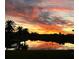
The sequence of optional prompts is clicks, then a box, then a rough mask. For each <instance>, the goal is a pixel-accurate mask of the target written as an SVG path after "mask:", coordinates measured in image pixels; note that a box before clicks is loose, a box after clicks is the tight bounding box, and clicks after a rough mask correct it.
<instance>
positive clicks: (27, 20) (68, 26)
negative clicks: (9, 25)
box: [5, 0, 74, 34]
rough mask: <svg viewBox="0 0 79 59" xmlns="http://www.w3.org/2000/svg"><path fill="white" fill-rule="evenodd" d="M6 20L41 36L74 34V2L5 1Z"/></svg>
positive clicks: (67, 0) (56, 0) (58, 0)
mask: <svg viewBox="0 0 79 59" xmlns="http://www.w3.org/2000/svg"><path fill="white" fill-rule="evenodd" d="M5 1H6V3H5V7H6V17H5V19H6V20H13V21H14V22H15V23H16V24H17V26H23V27H24V28H28V29H29V32H37V33H39V34H52V33H59V32H61V33H63V34H73V31H72V30H73V28H74V27H73V23H74V22H73V18H74V0H5Z"/></svg>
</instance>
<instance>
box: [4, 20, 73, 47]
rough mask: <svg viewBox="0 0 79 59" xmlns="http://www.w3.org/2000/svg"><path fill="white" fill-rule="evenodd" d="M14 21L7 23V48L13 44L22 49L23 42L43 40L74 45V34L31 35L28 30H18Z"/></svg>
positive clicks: (33, 33)
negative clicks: (21, 43)
mask: <svg viewBox="0 0 79 59" xmlns="http://www.w3.org/2000/svg"><path fill="white" fill-rule="evenodd" d="M15 28H16V24H15V22H14V21H11V20H8V21H6V23H5V47H11V44H14V43H17V45H18V48H20V42H21V41H27V40H43V41H54V42H58V43H62V44H63V43H65V42H70V43H74V35H73V34H68V35H64V34H61V33H59V34H38V33H36V32H32V33H29V31H28V29H27V28H23V27H21V26H18V27H17V28H16V30H15Z"/></svg>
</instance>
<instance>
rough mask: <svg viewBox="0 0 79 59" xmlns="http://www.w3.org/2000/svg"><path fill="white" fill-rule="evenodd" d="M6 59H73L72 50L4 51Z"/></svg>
mask: <svg viewBox="0 0 79 59" xmlns="http://www.w3.org/2000/svg"><path fill="white" fill-rule="evenodd" d="M5 58H6V59H74V52H73V50H52V51H48V50H46V51H45V50H43V51H41V50H40V51H39V50H38V51H36V50H35V51H34V50H33V51H32V50H31V51H27V50H26V51H25V50H24V51H22V50H21V51H19V50H15V51H5Z"/></svg>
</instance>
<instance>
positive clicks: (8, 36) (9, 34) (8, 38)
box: [5, 20, 15, 47]
mask: <svg viewBox="0 0 79 59" xmlns="http://www.w3.org/2000/svg"><path fill="white" fill-rule="evenodd" d="M5 26H6V27H5V46H6V47H11V44H12V43H13V39H14V33H13V31H14V27H15V23H14V22H13V21H11V20H8V21H6V25H5Z"/></svg>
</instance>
